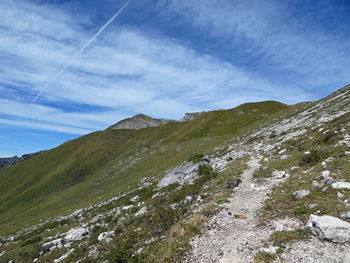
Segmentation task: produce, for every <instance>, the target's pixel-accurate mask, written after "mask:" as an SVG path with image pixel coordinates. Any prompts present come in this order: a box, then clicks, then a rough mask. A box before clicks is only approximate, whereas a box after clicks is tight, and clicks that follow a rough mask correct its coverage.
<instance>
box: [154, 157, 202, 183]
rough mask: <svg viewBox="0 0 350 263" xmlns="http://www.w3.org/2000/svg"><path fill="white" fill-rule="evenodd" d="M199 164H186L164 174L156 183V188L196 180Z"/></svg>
mask: <svg viewBox="0 0 350 263" xmlns="http://www.w3.org/2000/svg"><path fill="white" fill-rule="evenodd" d="M200 164H201V163H193V162H187V163H184V164H182V165H180V166H178V167H176V168H175V169H173V170H170V171H168V172H166V174H165V176H164V177H163V178H162V179H161V180H160V181H159V182H158V184H157V186H158V188H162V187H166V186H168V185H170V184H173V183H179V184H180V185H182V184H185V183H189V184H192V183H193V181H194V180H195V179H196V178H198V176H199V174H198V167H199V165H200Z"/></svg>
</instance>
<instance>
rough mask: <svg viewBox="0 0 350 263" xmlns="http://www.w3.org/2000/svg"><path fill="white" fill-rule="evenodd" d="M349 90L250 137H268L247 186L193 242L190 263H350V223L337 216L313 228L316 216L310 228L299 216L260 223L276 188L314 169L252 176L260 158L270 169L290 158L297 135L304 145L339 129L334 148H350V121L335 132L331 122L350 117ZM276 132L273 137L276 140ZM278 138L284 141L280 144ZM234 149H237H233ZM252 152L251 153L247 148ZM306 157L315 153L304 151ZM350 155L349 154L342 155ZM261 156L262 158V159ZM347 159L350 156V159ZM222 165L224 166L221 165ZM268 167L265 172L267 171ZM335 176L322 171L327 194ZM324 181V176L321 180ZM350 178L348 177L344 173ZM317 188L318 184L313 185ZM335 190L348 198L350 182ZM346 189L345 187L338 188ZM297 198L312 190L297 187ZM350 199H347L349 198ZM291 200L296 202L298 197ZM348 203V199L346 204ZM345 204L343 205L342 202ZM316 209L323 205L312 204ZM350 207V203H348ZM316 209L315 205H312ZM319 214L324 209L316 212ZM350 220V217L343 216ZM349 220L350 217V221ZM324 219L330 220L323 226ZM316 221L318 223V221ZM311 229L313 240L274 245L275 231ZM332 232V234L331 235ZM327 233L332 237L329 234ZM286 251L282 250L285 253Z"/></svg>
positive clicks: (247, 176)
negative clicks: (293, 175) (292, 174)
mask: <svg viewBox="0 0 350 263" xmlns="http://www.w3.org/2000/svg"><path fill="white" fill-rule="evenodd" d="M349 105H350V101H349V91H348V90H346V91H345V92H344V91H343V92H342V93H339V94H335V95H334V96H333V97H331V98H328V99H327V100H324V101H322V102H319V103H315V104H314V105H313V106H312V107H310V108H307V109H305V110H303V111H301V112H299V113H298V114H296V115H295V116H293V117H291V118H289V119H281V120H276V122H275V123H274V124H272V125H270V126H266V127H264V128H262V129H260V130H259V131H257V132H256V133H253V134H252V135H250V136H251V137H263V139H262V140H261V141H260V142H259V143H257V144H255V145H254V146H253V147H252V148H253V150H250V155H251V156H252V159H251V160H250V162H249V163H248V164H249V168H248V169H247V170H246V171H245V172H244V173H243V174H242V177H241V178H242V184H241V185H240V187H239V188H238V189H236V190H235V192H234V194H233V196H232V197H231V198H230V199H229V202H228V203H227V204H225V206H224V210H222V211H221V212H220V213H218V214H217V215H215V216H214V217H213V218H212V219H211V220H210V221H209V222H208V223H207V224H206V227H205V229H206V230H205V231H204V232H203V234H202V235H199V236H197V237H195V238H194V239H192V241H191V245H192V247H193V249H192V250H191V251H190V252H189V253H188V255H187V257H186V260H185V262H223V263H224V262H225V263H226V262H227V263H228V262H253V261H254V262H272V261H273V262H350V245H349V243H348V242H349V241H350V236H349V235H348V234H350V232H349V227H350V224H349V223H347V222H345V221H343V220H340V219H338V218H337V217H332V216H331V217H329V218H325V217H324V216H320V217H317V220H319V221H318V222H316V224H311V223H310V221H311V217H312V216H310V219H309V221H308V222H307V224H305V223H304V222H301V220H300V219H299V218H297V217H284V218H277V219H274V220H270V221H267V222H265V223H264V224H260V223H261V214H260V210H261V209H262V207H263V205H264V202H265V201H266V200H268V199H269V198H270V196H269V194H270V193H271V191H272V190H273V189H274V187H275V186H276V185H279V184H283V183H284V182H285V180H288V178H289V177H290V175H289V174H288V170H292V171H295V170H299V173H300V172H302V173H305V174H307V173H310V172H311V171H312V170H313V168H314V167H315V166H314V167H312V168H311V171H300V167H297V166H296V167H290V166H289V167H288V166H287V165H286V166H285V167H284V168H285V169H284V170H282V171H276V170H275V171H273V172H272V173H271V175H270V177H269V178H259V179H257V178H253V177H252V175H253V173H254V171H255V170H256V169H258V166H259V164H258V162H259V159H261V158H262V157H261V156H259V155H263V156H264V160H262V162H261V163H263V164H265V165H268V163H269V160H271V159H280V160H285V159H288V158H289V157H290V156H289V155H288V154H287V149H284V148H283V147H285V142H287V141H291V140H292V141H293V138H296V137H305V138H304V141H307V140H310V141H311V140H314V138H313V137H312V136H310V137H308V136H304V135H306V134H307V133H308V131H309V130H310V128H311V129H313V130H316V129H317V130H318V131H320V132H323V133H324V134H325V133H327V132H334V133H335V134H338V131H337V130H339V129H341V131H342V133H343V134H342V136H341V137H340V140H339V141H336V142H335V143H334V144H333V145H331V147H333V148H336V147H338V146H339V145H342V144H345V145H346V146H347V147H350V144H349V135H348V133H347V132H349V125H348V124H349V123H345V124H344V126H345V127H347V128H345V127H336V128H337V129H336V130H333V131H330V130H329V124H330V123H331V122H332V121H333V120H334V119H336V118H339V117H340V116H342V115H348V113H349V110H350V107H349ZM271 134H272V135H273V136H271ZM275 136H276V137H279V138H278V139H277V140H276V139H275ZM231 148H238V147H237V146H236V145H232V147H231ZM248 151H249V150H248ZM304 154H306V155H309V154H311V153H310V152H309V151H305V153H304ZM346 155H349V152H348V151H344V154H343V155H342V156H343V157H344V156H346ZM257 156H258V157H257ZM346 159H347V160H348V161H350V160H349V158H346ZM327 160H328V159H326V160H323V162H321V160H320V161H319V163H321V165H322V167H323V168H326V165H327V164H326V163H327ZM221 165H222V164H221ZM267 167H268V166H265V167H264V168H267ZM329 174H330V172H329V171H328V170H325V169H324V171H322V173H321V175H322V176H323V179H324V180H323V182H326V184H325V185H324V186H325V188H323V189H322V190H323V191H327V189H328V187H329V186H327V180H329ZM319 177H321V176H319ZM344 177H345V178H346V179H347V180H349V179H350V177H349V174H346V175H344ZM313 184H316V185H317V184H318V183H317V182H316V181H313ZM329 184H331V187H333V188H335V189H343V190H344V192H345V193H342V192H338V193H337V195H338V197H341V198H343V199H345V198H346V197H349V196H348V193H349V192H348V189H350V188H348V186H349V185H348V184H347V182H344V181H342V182H336V180H334V179H333V178H331V180H330V182H328V185H329ZM339 185H342V186H341V187H337V186H339ZM295 190H297V191H295V192H293V197H294V198H295V199H302V198H304V197H305V196H308V195H309V194H310V191H309V190H304V189H300V190H299V189H295ZM345 195H346V197H345ZM293 197H292V196H291V199H293ZM345 201H346V200H345ZM340 202H342V203H344V202H343V201H342V200H340ZM313 205H314V206H317V205H318V204H313ZM345 206H347V202H345ZM310 207H311V206H310ZM317 212H318V213H320V211H317ZM342 217H343V218H347V214H343V215H342ZM349 218H350V217H349ZM320 219H327V220H330V221H327V220H323V221H322V222H321V220H320ZM317 220H316V221H317ZM307 227H309V228H310V229H312V232H313V233H314V235H315V236H311V237H310V238H309V239H308V240H296V241H295V242H292V243H291V244H283V245H282V246H274V245H273V243H272V242H271V238H270V237H271V235H272V234H273V233H275V232H280V233H282V234H283V233H284V232H283V231H296V230H300V229H305V228H307ZM327 232H328V233H327ZM327 234H328V236H327ZM282 248H283V249H282Z"/></svg>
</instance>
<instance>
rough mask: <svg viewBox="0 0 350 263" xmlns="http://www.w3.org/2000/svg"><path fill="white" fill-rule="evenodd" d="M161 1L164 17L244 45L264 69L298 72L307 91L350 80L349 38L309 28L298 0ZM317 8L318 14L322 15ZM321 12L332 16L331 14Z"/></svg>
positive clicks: (340, 34) (235, 44)
mask: <svg viewBox="0 0 350 263" xmlns="http://www.w3.org/2000/svg"><path fill="white" fill-rule="evenodd" d="M161 3H162V4H161V5H160V6H159V7H158V8H159V9H161V10H163V16H164V17H165V19H168V18H169V17H170V15H174V14H175V15H177V16H180V17H181V18H182V19H180V20H179V21H180V23H185V24H187V25H190V26H192V27H194V28H196V29H197V30H198V29H200V30H203V31H204V32H205V33H209V34H211V35H213V36H215V37H216V38H219V39H220V40H221V41H226V42H227V43H228V46H229V44H230V43H231V46H232V47H233V48H237V43H239V44H240V45H243V47H242V49H243V50H245V53H246V54H248V55H249V54H252V53H254V55H255V56H256V55H259V56H261V57H262V58H263V60H264V67H266V68H269V69H271V70H272V72H273V73H277V74H278V73H279V72H282V74H284V75H285V76H286V77H287V76H288V75H290V74H295V78H297V79H295V80H294V83H295V85H299V86H300V87H303V88H304V89H306V90H312V89H315V88H317V87H318V86H327V85H330V86H331V87H329V88H330V89H331V90H332V89H333V90H334V89H336V88H339V87H341V85H344V84H346V83H347V82H348V81H349V76H350V61H349V59H348V47H349V45H350V38H349V35H348V34H346V33H345V31H343V32H336V31H335V30H333V31H332V33H331V34H330V33H329V32H327V31H325V30H324V29H323V28H321V27H319V26H315V25H313V24H310V23H312V22H313V21H312V18H310V19H309V20H308V17H305V16H303V15H299V14H297V13H295V12H296V11H295V9H294V8H293V5H294V4H296V2H282V1H261V0H252V1H229V0H225V1H219V2H218V1H210V0H203V1H195V0H186V1H181V0H180V1H170V2H161ZM303 4H305V3H302V1H301V2H300V5H301V6H299V7H298V8H303V7H302V5H303ZM316 9H317V8H316V7H315V10H314V13H313V14H314V15H315V14H317V12H318V11H321V10H316ZM322 11H323V12H324V13H325V14H326V15H327V10H322ZM293 12H294V13H293ZM169 14H170V15H169ZM170 19H171V18H170ZM273 73H272V74H273ZM272 74H271V75H272ZM271 77H273V76H271ZM291 83H292V81H291Z"/></svg>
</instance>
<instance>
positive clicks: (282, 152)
mask: <svg viewBox="0 0 350 263" xmlns="http://www.w3.org/2000/svg"><path fill="white" fill-rule="evenodd" d="M286 151H287V150H286V149H283V150H280V151H279V152H278V154H284V153H285V152H286Z"/></svg>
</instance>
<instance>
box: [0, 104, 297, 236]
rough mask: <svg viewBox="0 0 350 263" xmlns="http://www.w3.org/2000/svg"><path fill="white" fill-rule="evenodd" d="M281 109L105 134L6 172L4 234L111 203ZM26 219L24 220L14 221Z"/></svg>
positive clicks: (0, 199) (0, 218)
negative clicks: (130, 188)
mask: <svg viewBox="0 0 350 263" xmlns="http://www.w3.org/2000/svg"><path fill="white" fill-rule="evenodd" d="M292 109H293V107H287V106H286V105H283V104H281V103H278V102H272V101H269V102H261V103H248V104H243V105H241V106H239V107H237V108H234V109H231V110H221V111H213V112H207V113H205V114H203V115H201V116H200V117H198V118H196V119H194V120H192V121H189V122H183V123H168V124H166V125H163V126H160V127H155V128H146V129H142V130H110V129H108V130H105V131H101V132H95V133H92V134H89V135H86V136H83V137H81V138H79V139H77V140H73V141H69V142H67V143H65V144H63V145H61V146H59V147H57V148H55V149H53V150H50V151H47V152H44V153H43V154H40V155H38V156H35V157H33V158H32V159H30V160H27V161H25V162H22V163H19V164H17V165H15V166H13V167H9V168H5V169H2V170H0V182H1V185H0V232H4V233H5V232H10V231H14V230H15V229H18V228H20V227H23V226H25V225H28V224H29V225H31V224H34V223H37V222H38V221H39V219H44V218H45V217H52V216H58V215H62V214H67V213H69V212H72V211H73V210H74V209H77V208H80V207H82V206H86V205H88V204H91V203H94V202H96V201H98V200H100V199H106V198H109V197H111V196H113V195H116V194H118V192H120V191H124V190H125V189H126V188H127V186H130V185H132V184H134V183H136V182H138V181H139V180H140V178H142V177H147V176H155V175H157V174H159V173H161V172H162V171H164V170H166V169H168V168H170V167H174V166H176V165H178V164H180V163H181V162H183V161H184V160H186V159H187V158H188V157H189V156H190V155H192V154H195V153H198V152H203V153H206V152H209V151H211V150H212V149H213V148H215V147H217V146H219V145H222V144H223V143H224V142H225V141H226V140H228V139H230V138H233V137H235V136H237V135H240V134H241V133H242V132H243V131H247V130H249V129H251V128H252V127H256V126H258V125H259V123H260V124H261V123H263V122H265V121H268V120H270V119H271V118H273V117H275V116H276V114H284V113H285V112H286V111H290V110H292ZM15 218H20V219H21V220H14V219H15Z"/></svg>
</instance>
